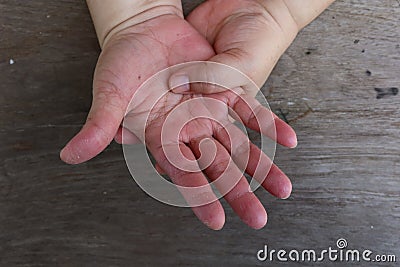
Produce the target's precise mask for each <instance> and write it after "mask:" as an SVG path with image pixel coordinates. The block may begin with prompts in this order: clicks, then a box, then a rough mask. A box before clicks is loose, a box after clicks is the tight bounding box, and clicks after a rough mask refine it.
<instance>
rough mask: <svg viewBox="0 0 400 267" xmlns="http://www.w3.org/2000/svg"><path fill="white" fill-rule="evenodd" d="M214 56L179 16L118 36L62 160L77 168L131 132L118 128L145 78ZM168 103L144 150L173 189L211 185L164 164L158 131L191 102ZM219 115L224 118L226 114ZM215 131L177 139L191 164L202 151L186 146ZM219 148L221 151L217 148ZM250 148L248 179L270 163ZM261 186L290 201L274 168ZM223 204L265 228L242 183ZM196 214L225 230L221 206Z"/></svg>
mask: <svg viewBox="0 0 400 267" xmlns="http://www.w3.org/2000/svg"><path fill="white" fill-rule="evenodd" d="M213 55H214V52H213V50H212V48H211V46H210V45H209V44H208V42H207V41H206V40H205V39H204V38H203V37H202V36H201V35H199V34H198V33H197V31H195V30H194V29H193V28H192V27H191V26H190V25H189V24H188V23H186V22H185V21H184V20H183V19H182V17H181V16H180V15H171V14H170V15H163V16H159V17H156V18H154V19H152V20H148V21H146V22H143V23H141V24H138V25H135V26H132V27H129V28H126V29H124V30H121V31H119V32H118V33H115V34H114V35H113V36H111V37H110V38H109V41H108V42H107V43H106V44H105V45H104V49H103V51H102V54H101V56H100V58H99V61H98V64H97V67H96V71H95V75H94V82H93V104H92V108H91V110H90V112H89V115H88V119H87V121H86V123H85V125H84V127H83V128H82V130H81V131H80V132H79V133H78V134H77V135H76V136H75V137H74V138H73V139H72V140H71V141H70V142H69V143H68V144H67V145H66V147H65V148H64V149H63V150H62V152H61V158H62V159H63V160H64V161H65V162H67V163H70V164H78V163H81V162H84V161H87V160H89V159H91V158H93V157H94V156H96V155H97V154H98V153H100V152H101V151H102V150H103V149H104V148H105V147H106V146H107V145H108V144H109V143H110V142H111V141H112V139H113V137H114V136H116V139H119V140H121V133H122V131H126V132H127V130H126V129H122V128H120V124H121V122H122V119H123V117H124V115H125V111H126V108H127V106H128V103H129V101H130V100H131V98H132V96H133V94H134V93H135V91H136V90H137V88H139V86H140V85H141V84H142V83H143V82H144V81H145V80H146V79H147V78H149V77H150V76H151V75H153V74H154V73H156V72H158V71H160V70H162V69H164V68H166V67H169V66H171V65H175V64H177V63H181V62H186V61H196V60H206V59H209V58H210V57H212V56H213ZM155 90H165V88H160V89H156V88H155ZM149 93H151V92H149ZM228 94H229V93H224V94H221V95H220V96H217V95H216V96H215V97H222V99H224V101H226V103H228V100H229V99H230V102H229V103H234V99H233V97H232V96H228ZM165 97H166V98H165V99H164V100H165V101H164V105H163V106H160V110H159V112H158V113H157V112H156V113H155V114H159V116H156V117H154V118H153V119H152V120H151V124H152V125H153V127H150V128H148V129H149V131H148V134H149V136H148V138H147V140H149V141H148V142H147V144H146V145H147V146H148V147H149V150H150V151H151V153H152V154H153V155H154V157H155V158H156V160H157V161H158V162H159V164H160V166H161V167H162V168H163V169H164V170H165V171H166V172H167V173H168V174H169V175H170V177H171V179H172V180H173V181H174V182H175V183H177V184H186V185H189V186H193V185H196V184H199V183H200V184H203V183H206V182H207V180H206V179H205V177H204V176H203V174H202V173H201V172H198V173H194V174H193V173H191V174H187V173H185V172H181V171H180V170H177V169H176V168H174V166H172V165H171V164H170V163H169V162H168V161H165V160H164V156H165V155H164V154H163V151H162V149H161V147H160V146H159V145H160V144H159V143H158V140H159V134H160V132H159V131H160V127H157V126H158V125H161V124H162V122H163V120H164V119H165V115H166V114H168V112H169V110H171V109H170V108H173V107H174V106H175V105H177V104H178V103H181V102H184V101H186V100H187V99H188V97H189V96H182V95H176V94H172V93H168V94H167V95H166V96H165ZM189 98H190V97H189ZM146 99H147V98H146V97H145V98H142V100H143V102H142V104H141V108H143V110H144V111H146V110H147V112H149V110H148V109H146ZM229 103H228V104H229ZM166 107H169V108H166ZM236 108H237V107H236ZM221 112H222V114H223V112H224V110H221ZM263 112H267V111H263ZM145 113H146V112H145ZM145 113H143V114H145ZM143 114H142V115H143ZM244 116H245V114H244ZM141 119H142V117H141V116H140V114H136V115H135V116H133V121H137V122H142V120H141ZM194 123H195V121H194ZM276 124H277V136H278V137H279V136H281V137H280V138H281V139H280V140H279V138H278V141H279V142H280V143H282V144H286V145H288V146H293V144H294V143H295V142H296V141H295V134H294V132H293V130H292V129H291V128H290V127H289V126H288V125H286V124H285V123H284V122H282V121H280V120H279V119H277V118H276ZM130 130H131V131H133V134H131V137H132V138H133V139H134V138H135V135H137V134H139V133H138V132H135V129H130ZM215 130H216V127H215V126H214V125H213V124H212V123H211V122H209V121H207V120H206V121H201V122H199V123H198V126H196V127H192V126H188V130H187V132H186V134H182V135H180V136H179V139H178V140H179V142H180V143H179V145H181V146H182V149H183V150H184V151H186V152H187V156H188V158H193V157H195V156H196V155H198V151H196V149H195V147H193V148H192V146H185V145H184V143H185V142H188V143H191V144H196V142H198V141H200V139H199V138H200V137H207V136H208V137H210V136H211V135H212V134H216V133H215ZM195 133H196V134H195ZM128 134H129V132H128ZM242 140H244V139H242ZM131 141H132V142H133V141H135V140H131ZM215 142H216V144H217V145H218V142H217V141H215ZM225 146H227V144H224V143H222V144H219V145H218V146H217V147H218V157H217V158H218V159H219V160H221V161H222V162H224V160H226V158H228V157H229V151H227V150H226V148H224V147H225ZM251 148H252V150H251V153H252V155H253V157H255V158H257V161H255V162H254V160H253V161H251V162H252V163H253V164H254V165H255V166H253V165H251V164H249V166H246V171H247V172H248V173H249V174H252V172H255V171H256V169H257V165H258V159H259V158H260V157H262V160H263V161H264V163H265V162H267V161H268V159H267V158H265V156H263V155H260V152H259V150H257V148H256V147H254V146H251ZM232 152H234V151H232ZM192 153H193V154H192ZM257 155H258V156H257ZM217 167H218V164H217V166H216V165H215V164H214V167H213V166H211V167H210V168H208V169H207V170H206V172H207V175H208V176H209V177H216V176H217V175H218V169H215V168H217ZM239 167H240V166H239ZM236 171H237V170H236ZM253 174H254V173H253ZM267 174H268V173H261V174H259V175H258V176H259V178H260V177H261V176H264V177H263V178H265V177H266V176H267ZM192 178H193V179H192ZM263 178H262V179H263ZM263 186H264V187H265V188H266V189H267V190H269V191H270V192H271V193H272V194H274V195H276V196H278V197H287V196H288V195H289V194H290V191H291V184H290V181H289V179H288V178H287V177H286V176H285V175H284V174H283V173H282V172H281V171H280V170H279V169H278V168H277V167H276V166H273V167H272V168H271V171H270V172H269V174H268V178H267V179H265V181H264V182H263ZM225 198H226V199H227V200H228V202H229V203H230V204H231V205H232V207H233V209H234V210H235V211H236V212H237V213H238V215H239V216H240V217H241V218H242V219H243V220H244V221H245V222H246V223H247V224H249V225H250V226H251V227H254V228H260V227H262V226H263V225H264V224H265V223H266V212H265V210H264V208H263V207H262V205H261V203H260V202H259V200H258V199H257V198H256V197H255V195H254V194H253V193H252V192H248V184H247V181H246V180H244V178H243V177H242V178H241V180H240V182H239V183H238V184H237V185H236V186H235V188H234V189H233V190H232V191H231V192H229V193H228V194H227V195H226V197H225ZM193 211H194V213H195V214H196V215H197V217H199V219H200V220H201V221H202V222H204V223H206V224H207V225H208V226H209V227H210V228H212V229H220V228H222V226H223V224H224V219H225V218H224V217H225V216H224V212H223V209H222V206H221V204H220V203H219V201H215V202H213V203H210V204H207V205H205V206H200V207H194V208H193Z"/></svg>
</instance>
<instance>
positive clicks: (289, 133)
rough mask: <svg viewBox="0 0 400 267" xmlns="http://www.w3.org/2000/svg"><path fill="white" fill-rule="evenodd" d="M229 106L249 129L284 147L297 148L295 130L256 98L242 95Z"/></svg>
mask: <svg viewBox="0 0 400 267" xmlns="http://www.w3.org/2000/svg"><path fill="white" fill-rule="evenodd" d="M229 104H230V105H231V108H232V109H233V110H234V111H235V112H236V114H237V115H238V116H239V117H240V119H241V120H242V122H243V123H244V125H246V126H247V127H248V128H250V129H252V130H255V131H258V132H260V133H261V134H262V135H264V136H267V137H269V138H271V139H273V140H274V141H276V142H278V143H279V144H281V145H283V146H286V147H290V148H294V147H296V146H297V136H296V132H295V131H294V130H293V128H292V127H291V126H290V125H289V124H287V123H286V122H284V121H283V120H281V119H280V118H279V117H278V116H276V115H275V114H274V113H273V112H272V111H271V110H269V109H267V108H265V107H264V106H263V105H261V104H260V103H259V102H258V101H257V100H256V99H255V98H253V97H249V96H247V95H241V96H238V97H236V99H235V101H234V102H233V103H229Z"/></svg>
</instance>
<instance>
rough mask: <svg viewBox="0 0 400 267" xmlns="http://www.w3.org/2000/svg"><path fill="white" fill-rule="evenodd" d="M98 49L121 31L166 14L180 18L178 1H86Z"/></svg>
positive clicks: (180, 9) (181, 14)
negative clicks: (97, 41) (94, 29)
mask: <svg viewBox="0 0 400 267" xmlns="http://www.w3.org/2000/svg"><path fill="white" fill-rule="evenodd" d="M86 2H87V5H88V7H89V10H90V14H91V16H92V20H93V23H94V26H95V28H96V33H97V37H98V40H99V43H100V47H102V48H103V47H104V45H105V44H106V43H107V41H108V40H109V39H110V37H111V36H112V35H113V34H114V33H116V32H119V31H121V30H123V29H126V28H128V27H131V26H134V25H136V24H140V23H142V22H144V21H147V20H150V19H153V18H156V17H159V16H162V15H167V14H173V15H177V16H182V17H183V13H182V4H181V1H180V0H154V1H150V0H87V1H86Z"/></svg>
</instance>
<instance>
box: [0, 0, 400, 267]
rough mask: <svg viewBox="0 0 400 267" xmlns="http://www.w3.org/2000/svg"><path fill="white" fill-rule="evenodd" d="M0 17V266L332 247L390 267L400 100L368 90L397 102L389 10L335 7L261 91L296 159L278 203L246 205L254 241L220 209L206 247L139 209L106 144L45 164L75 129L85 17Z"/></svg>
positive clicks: (91, 49)
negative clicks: (221, 221) (218, 226)
mask: <svg viewBox="0 0 400 267" xmlns="http://www.w3.org/2000/svg"><path fill="white" fill-rule="evenodd" d="M185 2H186V3H185V8H187V10H189V9H191V8H193V7H194V6H195V5H196V4H197V2H199V1H185ZM0 13H1V16H0V81H1V83H0V87H1V95H0V125H1V127H0V138H1V140H2V146H1V147H0V161H1V165H0V266H7V267H8V266H266V265H268V264H269V265H271V264H270V263H267V262H258V261H257V259H256V253H257V251H258V250H259V249H262V247H263V245H264V244H267V245H268V246H269V247H271V248H274V249H280V248H285V249H288V250H289V249H293V248H296V249H299V250H301V249H313V248H314V249H324V248H327V247H329V246H332V247H334V246H335V242H336V240H337V239H338V238H346V239H347V241H348V243H349V247H350V248H354V249H356V248H357V249H370V250H372V251H374V252H375V253H382V254H397V258H398V260H400V253H399V250H400V239H399V234H398V233H399V232H400V200H399V197H400V194H399V191H400V180H399V177H400V144H399V136H400V130H399V128H400V111H399V102H400V96H399V95H390V94H388V95H385V97H382V98H380V99H377V91H376V90H375V88H383V89H385V88H392V87H395V88H399V87H400V75H399V70H400V41H399V40H400V28H399V22H400V5H399V3H398V2H397V1H396V0H383V1H378V0H371V1H362V0H351V1H340V0H339V1H337V2H336V3H335V4H334V5H332V6H331V7H330V8H329V10H327V11H326V12H325V13H324V14H323V15H322V16H321V17H319V18H318V19H317V20H316V21H314V22H313V23H312V24H311V25H310V26H308V27H307V28H306V29H304V30H303V31H302V32H301V33H300V34H299V36H298V38H297V39H296V41H295V42H294V44H293V45H292V46H291V47H290V48H289V49H288V51H287V52H286V53H285V55H284V56H283V57H282V59H281V60H280V61H279V63H278V65H277V66H276V68H275V70H274V71H273V73H272V75H271V77H270V79H269V80H268V81H267V83H266V85H265V86H264V88H263V90H264V92H265V94H266V95H267V96H268V100H269V102H270V104H271V107H272V109H273V110H274V111H275V112H276V113H277V114H279V115H280V116H281V117H282V118H283V117H284V118H285V119H286V120H287V121H289V122H290V123H291V125H292V126H293V127H294V128H295V129H296V131H297V133H298V137H299V146H298V147H297V148H296V149H294V150H289V149H282V148H278V151H277V155H276V162H277V163H278V164H279V166H280V167H281V168H282V169H283V170H285V172H286V173H287V174H288V175H289V176H290V177H292V179H293V185H294V188H293V195H292V196H291V197H290V198H289V199H288V200H276V199H274V198H272V197H270V196H268V195H267V194H266V193H265V192H262V191H261V190H260V191H257V194H258V195H259V196H260V198H261V200H262V202H263V203H264V204H265V206H266V207H267V209H268V212H269V223H268V225H267V227H265V228H264V229H262V230H260V231H254V230H251V229H248V228H247V227H246V226H245V225H243V224H242V223H241V222H240V221H239V219H238V218H237V217H235V216H234V215H233V213H232V211H231V210H230V209H229V208H228V207H227V211H226V214H227V223H226V226H225V228H224V229H223V230H222V231H219V232H213V231H210V230H208V229H206V228H205V227H204V226H203V225H201V224H200V222H199V221H197V219H196V218H195V217H194V216H193V215H192V212H191V211H190V210H188V209H180V208H173V207H169V206H166V205H163V204H160V203H158V202H157V201H155V200H153V199H151V198H150V197H148V196H147V195H146V194H145V193H143V192H142V191H141V190H140V189H139V188H138V186H137V185H136V184H135V183H134V182H133V181H132V179H131V178H130V176H129V172H128V170H127V168H126V166H125V164H124V159H123V156H122V151H121V148H120V146H118V145H116V144H112V145H111V146H110V147H109V148H108V149H107V150H106V151H105V152H103V153H102V154H101V155H100V156H99V157H97V158H96V159H93V160H92V161H90V162H88V163H85V164H82V165H79V166H67V165H65V164H63V163H62V162H61V161H60V160H59V158H58V153H59V149H60V148H61V147H62V146H63V145H64V144H65V143H66V142H67V141H68V139H69V138H70V137H72V136H73V135H74V133H76V132H77V131H78V130H79V128H80V126H81V125H82V123H83V122H84V120H85V116H86V113H87V111H88V109H89V107H90V102H91V79H92V73H93V69H94V66H95V64H96V59H97V56H98V53H99V48H98V45H97V40H96V36H95V33H94V29H93V26H92V24H91V20H90V17H89V14H88V11H87V8H86V6H85V4H84V2H83V1H77V0H65V1H49V0H36V1H20V0H19V1H18V0H7V1H6V0H0ZM10 59H13V60H14V62H15V63H14V64H12V65H10ZM225 206H226V205H225ZM275 264H276V265H277V266H278V264H277V263H275ZM272 265H273V266H275V265H274V264H272ZM280 265H282V266H314V265H316V264H315V263H310V264H305V263H299V264H294V263H282V264H279V266H280ZM321 266H347V265H346V264H345V263H329V262H325V263H324V264H323V265H321ZM356 266H357V264H356ZM359 266H366V265H365V263H363V264H361V263H360V264H359ZM371 266H374V264H371ZM382 266H396V265H395V264H392V265H390V264H388V263H387V264H385V265H382Z"/></svg>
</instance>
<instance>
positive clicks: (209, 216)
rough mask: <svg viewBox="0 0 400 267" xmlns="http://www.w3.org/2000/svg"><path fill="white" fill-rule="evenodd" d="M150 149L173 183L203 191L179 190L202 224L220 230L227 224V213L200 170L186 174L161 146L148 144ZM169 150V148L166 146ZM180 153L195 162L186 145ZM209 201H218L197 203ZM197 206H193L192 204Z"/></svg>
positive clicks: (183, 145) (182, 146) (181, 146)
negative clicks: (176, 165)
mask: <svg viewBox="0 0 400 267" xmlns="http://www.w3.org/2000/svg"><path fill="white" fill-rule="evenodd" d="M147 145H148V148H149V150H150V152H151V153H152V155H153V156H154V159H155V160H156V161H157V163H158V165H159V167H161V169H162V170H165V172H166V174H167V175H168V176H169V177H170V178H171V180H172V182H174V183H175V184H176V185H179V186H183V187H187V188H197V187H201V189H200V190H199V191H198V192H197V191H196V189H194V190H184V189H183V190H182V189H181V188H178V189H179V190H180V192H181V193H182V195H183V197H184V198H185V199H186V201H187V203H188V204H189V205H190V206H192V210H193V212H194V214H195V215H196V216H197V218H199V220H200V221H201V222H203V223H204V224H205V225H207V226H208V227H209V228H210V229H213V230H220V229H222V227H223V226H224V224H225V213H224V209H223V207H222V205H221V203H220V202H219V201H218V200H217V197H216V196H215V194H214V192H213V191H212V189H211V187H210V186H209V183H208V180H207V179H206V177H205V176H204V174H203V173H202V172H201V170H200V169H199V171H198V172H186V171H184V170H182V169H184V168H182V169H181V168H177V167H175V166H173V165H172V164H171V163H170V162H169V161H168V159H167V157H166V156H165V154H164V152H163V149H161V146H160V145H157V144H155V143H153V142H148V143H147ZM164 147H165V149H167V150H168V146H167V145H166V146H164ZM179 148H180V151H181V152H182V154H183V155H184V156H185V158H187V159H188V160H192V161H195V160H196V158H195V156H194V155H193V153H192V151H191V150H190V148H189V147H187V146H186V145H185V144H179ZM208 199H216V200H215V201H213V202H211V203H209V204H206V205H201V206H197V203H199V202H202V201H204V202H205V203H207V202H209V201H207V200H208ZM193 203H194V204H195V205H192V204H193Z"/></svg>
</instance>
